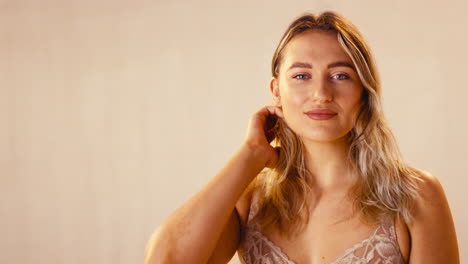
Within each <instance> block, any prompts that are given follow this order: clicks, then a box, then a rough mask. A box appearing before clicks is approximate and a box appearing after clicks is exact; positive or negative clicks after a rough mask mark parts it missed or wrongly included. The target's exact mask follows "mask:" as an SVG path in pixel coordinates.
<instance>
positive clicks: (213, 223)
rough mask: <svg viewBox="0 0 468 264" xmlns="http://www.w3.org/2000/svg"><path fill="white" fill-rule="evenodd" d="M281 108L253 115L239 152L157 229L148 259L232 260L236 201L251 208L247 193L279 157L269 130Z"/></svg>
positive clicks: (153, 262)
mask: <svg viewBox="0 0 468 264" xmlns="http://www.w3.org/2000/svg"><path fill="white" fill-rule="evenodd" d="M277 111H280V110H278V109H276V108H274V107H264V108H262V109H261V110H260V111H258V112H257V113H255V114H254V115H253V116H252V118H251V120H250V123H249V129H248V133H247V139H246V141H245V142H244V144H242V146H241V148H240V149H239V150H238V152H236V154H235V155H234V156H233V157H232V159H231V160H230V161H229V162H228V163H227V164H226V165H225V167H224V168H223V169H222V170H221V171H220V172H219V173H218V174H217V175H216V176H214V177H213V178H212V179H211V180H210V181H209V182H208V184H206V185H205V186H204V187H203V188H202V189H201V190H200V191H199V192H198V193H196V194H195V195H194V196H193V197H192V198H191V199H190V200H189V201H187V202H186V203H185V204H183V205H182V206H181V207H180V208H178V209H177V210H176V211H175V212H174V213H173V214H171V215H170V216H169V217H168V218H167V219H166V220H165V221H164V222H163V223H162V224H161V225H160V226H159V227H158V228H157V229H156V231H155V232H154V233H153V235H152V236H151V238H150V240H149V242H148V244H147V246H146V249H145V264H164V263H170V264H177V263H195V264H196V263H200V264H201V263H207V262H209V263H223V262H224V263H226V262H228V261H229V259H230V258H232V256H233V255H234V253H235V251H236V249H237V247H238V244H239V235H240V231H239V230H240V225H239V221H240V220H239V219H240V217H239V211H237V210H236V209H235V206H236V204H238V205H239V206H238V208H241V207H244V208H245V202H244V201H245V198H242V197H244V195H243V193H244V192H245V191H246V189H247V186H249V184H250V182H252V180H253V179H254V178H255V176H256V175H257V174H258V173H260V171H261V170H262V169H263V168H264V167H272V166H273V165H274V164H275V163H276V162H277V160H278V157H277V152H276V150H275V149H274V148H273V147H272V146H271V145H270V142H271V141H269V140H267V137H266V135H265V130H267V129H268V127H267V125H266V124H267V123H266V120H267V117H268V116H269V115H271V114H276V113H277ZM280 114H281V113H280ZM246 196H247V195H246ZM241 216H243V214H242V213H241ZM215 251H216V252H215Z"/></svg>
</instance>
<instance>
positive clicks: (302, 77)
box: [293, 73, 309, 80]
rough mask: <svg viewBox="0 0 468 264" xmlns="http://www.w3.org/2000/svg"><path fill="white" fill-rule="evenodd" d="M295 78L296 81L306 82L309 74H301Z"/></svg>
mask: <svg viewBox="0 0 468 264" xmlns="http://www.w3.org/2000/svg"><path fill="white" fill-rule="evenodd" d="M293 78H294V79H296V80H305V79H308V78H309V76H308V75H307V74H303V73H300V74H296V75H294V77H293Z"/></svg>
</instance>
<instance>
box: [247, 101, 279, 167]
mask: <svg viewBox="0 0 468 264" xmlns="http://www.w3.org/2000/svg"><path fill="white" fill-rule="evenodd" d="M278 118H282V119H284V115H283V111H282V110H281V108H280V107H277V106H265V107H262V108H261V109H260V110H259V111H257V112H256V113H254V114H253V115H252V116H251V117H250V121H249V126H248V129H247V136H246V139H245V144H246V145H247V146H249V148H251V149H252V150H253V151H254V152H257V153H260V154H261V156H262V157H264V158H265V166H266V167H268V168H273V167H274V166H275V165H276V163H277V162H278V152H277V150H276V149H275V148H274V147H272V146H271V145H270V143H271V141H272V140H273V139H274V138H275V135H274V132H273V127H274V126H275V124H276V122H277V120H278Z"/></svg>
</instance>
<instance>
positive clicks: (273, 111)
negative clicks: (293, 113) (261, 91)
mask: <svg viewBox="0 0 468 264" xmlns="http://www.w3.org/2000/svg"><path fill="white" fill-rule="evenodd" d="M260 112H262V114H264V115H275V116H278V117H280V118H283V119H284V115H283V110H282V109H281V108H279V107H278V106H274V105H269V106H265V107H264V108H262V109H261V110H260Z"/></svg>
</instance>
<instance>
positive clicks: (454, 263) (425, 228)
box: [408, 172, 460, 264]
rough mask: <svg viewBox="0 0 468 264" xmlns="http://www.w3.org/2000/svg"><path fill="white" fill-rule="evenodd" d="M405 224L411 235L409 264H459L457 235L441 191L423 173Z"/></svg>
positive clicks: (438, 186)
mask: <svg viewBox="0 0 468 264" xmlns="http://www.w3.org/2000/svg"><path fill="white" fill-rule="evenodd" d="M423 179H424V182H423V183H421V185H420V192H419V193H420V195H419V197H418V198H417V199H416V201H415V204H414V208H413V216H414V219H413V221H412V222H411V223H409V224H408V228H409V232H410V236H411V251H410V256H409V263H410V264H419V263H424V264H431V263H434V264H440V263H447V264H459V263H460V257H459V254H458V245H457V236H456V233H455V226H454V223H453V219H452V214H451V212H450V207H449V204H448V201H447V198H446V196H445V192H444V189H443V187H442V185H441V184H440V182H439V180H438V179H437V178H436V177H434V176H432V175H431V174H429V173H427V172H425V173H424V176H423Z"/></svg>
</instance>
